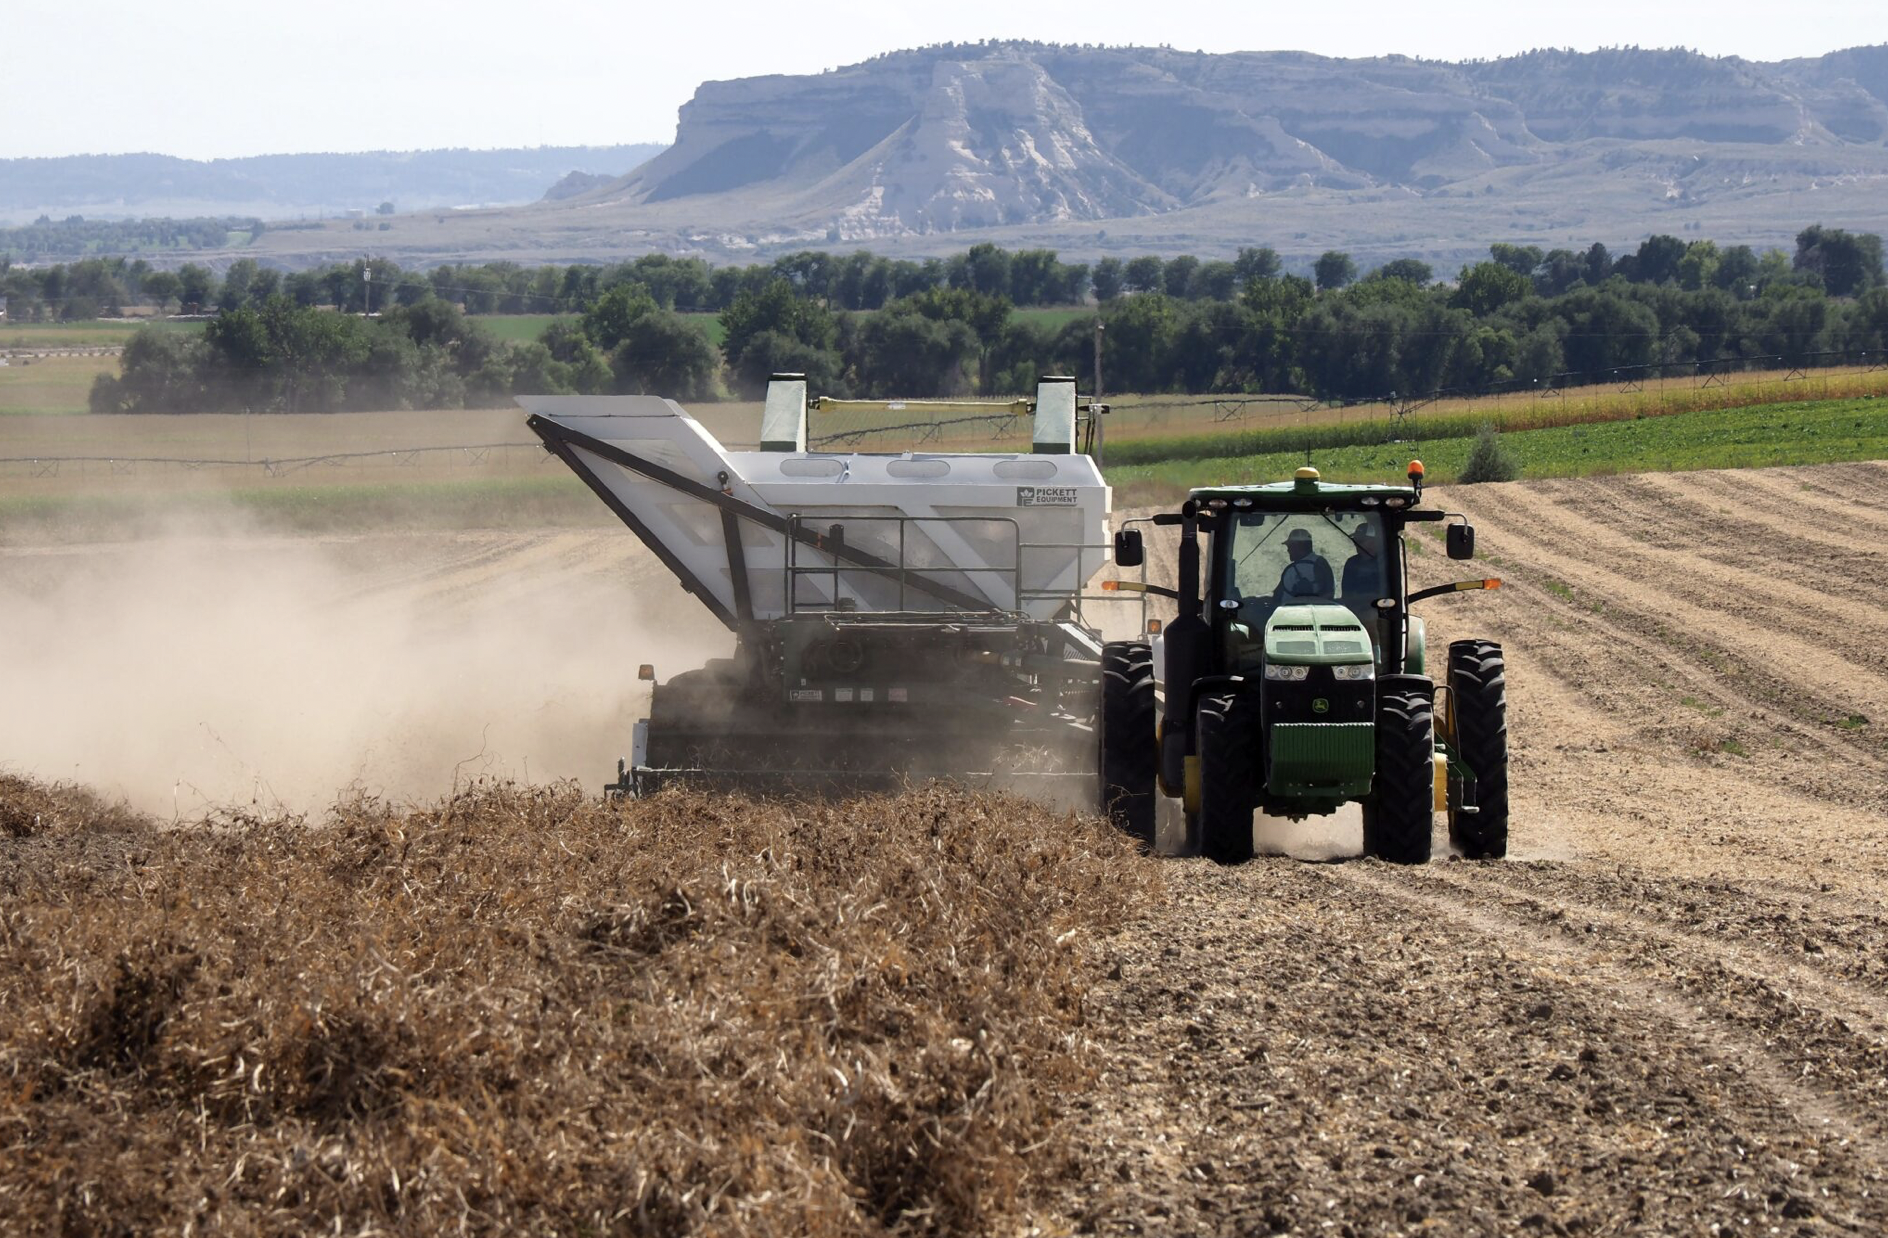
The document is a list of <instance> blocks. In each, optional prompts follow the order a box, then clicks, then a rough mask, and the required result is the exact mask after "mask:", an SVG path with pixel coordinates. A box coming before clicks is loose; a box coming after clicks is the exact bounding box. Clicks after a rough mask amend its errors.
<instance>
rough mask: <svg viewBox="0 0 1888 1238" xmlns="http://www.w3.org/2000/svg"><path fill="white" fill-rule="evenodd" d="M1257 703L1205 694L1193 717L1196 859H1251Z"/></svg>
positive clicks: (1235, 695)
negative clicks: (1196, 767)
mask: <svg viewBox="0 0 1888 1238" xmlns="http://www.w3.org/2000/svg"><path fill="white" fill-rule="evenodd" d="M1257 705H1258V702H1257V701H1255V700H1252V699H1251V698H1249V697H1243V696H1240V695H1239V694H1238V693H1234V692H1214V693H1208V694H1207V695H1205V696H1202V697H1201V698H1200V705H1199V712H1198V715H1197V717H1198V723H1197V725H1198V727H1199V734H1198V740H1199V753H1200V854H1201V855H1203V856H1205V857H1206V858H1207V859H1209V860H1212V861H1213V862H1214V863H1217V864H1243V863H1245V862H1246V861H1247V860H1249V859H1251V858H1252V810H1253V809H1254V808H1256V807H1257V806H1258V802H1257V798H1256V797H1255V796H1254V794H1253V787H1252V774H1253V771H1254V769H1255V768H1256V767H1257V765H1258V762H1259V745H1258V738H1259V736H1258V726H1257V718H1256V716H1255V715H1256V713H1257V709H1256V707H1257Z"/></svg>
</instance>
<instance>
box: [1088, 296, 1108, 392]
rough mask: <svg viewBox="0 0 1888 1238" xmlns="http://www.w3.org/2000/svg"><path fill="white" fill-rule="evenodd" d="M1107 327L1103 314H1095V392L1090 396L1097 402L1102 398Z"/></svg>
mask: <svg viewBox="0 0 1888 1238" xmlns="http://www.w3.org/2000/svg"><path fill="white" fill-rule="evenodd" d="M1107 329H1108V328H1107V326H1106V325H1105V324H1104V323H1103V322H1102V321H1101V315H1100V314H1099V313H1097V314H1096V315H1095V393H1094V394H1093V395H1091V396H1089V397H1088V398H1089V400H1091V401H1093V402H1097V403H1099V402H1100V400H1101V333H1102V332H1103V331H1106V330H1107Z"/></svg>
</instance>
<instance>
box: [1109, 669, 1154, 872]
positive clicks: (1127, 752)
mask: <svg viewBox="0 0 1888 1238" xmlns="http://www.w3.org/2000/svg"><path fill="white" fill-rule="evenodd" d="M1099 742H1100V752H1099V754H1098V755H1099V760H1098V765H1099V767H1100V774H1101V810H1102V811H1103V812H1104V813H1106V814H1108V817H1109V819H1110V820H1112V821H1113V822H1114V823H1115V824H1116V825H1117V826H1119V827H1121V828H1122V829H1123V830H1125V831H1127V833H1128V834H1130V835H1132V836H1133V837H1134V838H1135V839H1137V840H1138V841H1139V842H1140V844H1141V845H1142V846H1144V847H1148V848H1152V847H1153V845H1154V765H1155V760H1156V756H1157V753H1156V750H1155V747H1154V652H1153V650H1152V649H1151V648H1149V647H1148V645H1147V643H1146V642H1145V641H1109V642H1108V643H1107V644H1105V645H1103V646H1102V647H1101V735H1100V737H1099Z"/></svg>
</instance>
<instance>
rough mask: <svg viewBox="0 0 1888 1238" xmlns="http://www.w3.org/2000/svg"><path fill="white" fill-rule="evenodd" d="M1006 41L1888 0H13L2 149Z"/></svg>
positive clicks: (1311, 35) (1487, 30)
mask: <svg viewBox="0 0 1888 1238" xmlns="http://www.w3.org/2000/svg"><path fill="white" fill-rule="evenodd" d="M984 38H1028V39H1042V40H1046V41H1053V42H1065V43H1075V42H1100V43H1113V44H1121V43H1138V44H1156V43H1168V44H1172V45H1173V46H1175V47H1179V48H1184V49H1187V50H1192V49H1194V48H1202V49H1204V50H1207V51H1240V50H1277V49H1288V48H1289V49H1298V50H1305V51H1313V52H1320V53H1323V54H1326V55H1345V56H1359V55H1377V54H1383V53H1389V52H1401V53H1404V54H1406V55H1412V56H1425V57H1430V58H1432V59H1461V58H1465V57H1478V56H1483V57H1485V56H1500V55H1506V54H1510V53H1513V52H1518V51H1524V50H1526V49H1528V48H1531V47H1550V46H1551V47H1575V48H1580V49H1583V50H1590V49H1592V48H1594V47H1601V46H1614V45H1619V44H1638V45H1639V46H1642V47H1671V46H1683V47H1691V48H1695V49H1697V50H1698V51H1701V52H1705V53H1707V54H1710V55H1739V56H1745V57H1748V58H1751V59H1764V60H1772V59H1783V58H1787V57H1791V56H1809V55H1818V54H1820V53H1822V52H1826V51H1831V50H1834V49H1836V48H1840V47H1850V46H1854V45H1856V44H1859V43H1876V42H1881V41H1884V40H1888V18H1885V17H1884V10H1883V8H1882V5H1881V0H1802V2H1801V3H1796V4H1791V5H1787V6H1783V7H1778V6H1777V5H1775V4H1762V5H1759V4H1755V3H1749V2H1748V0H1729V2H1728V3H1727V2H1725V0H1713V2H1712V3H1702V2H1694V0H1676V2H1672V0H1668V2H1666V3H1656V2H1653V3H1648V2H1646V0H1581V2H1579V3H1556V4H1532V3H1527V2H1526V0H1471V2H1469V3H1456V4H1449V3H1444V4H1441V5H1437V4H1435V3H1433V0H1432V2H1430V3H1417V2H1415V0H1324V2H1322V3H1311V4H1305V3H1290V4H1278V3H1267V2H1265V0H1243V2H1236V0H1224V2H1221V3H1208V2H1206V0H1154V2H1151V3H1148V2H1143V3H1135V4H1123V3H1113V4H1110V3H1106V2H1105V0H1104V2H1102V3H1094V2H1088V3H1082V4H1068V3H1034V4H1029V3H1018V2H1017V0H928V2H924V3H913V2H912V0H876V2H874V3H860V2H856V0H840V2H828V3H816V4H794V3H792V2H791V0H788V2H785V3H782V2H779V0H775V2H771V3H765V4H757V3H748V2H746V0H719V2H712V3H665V4H661V5H637V4H625V3H603V2H593V0H536V2H535V3H518V2H516V0H510V2H506V3H499V2H498V0H452V2H451V3H446V2H437V0H320V2H319V3H313V4H284V5H271V4H258V3H255V0H169V2H168V3H151V2H150V0H93V2H92V3H76V2H71V0H67V2H63V3H62V2H61V0H9V2H8V3H7V4H6V7H5V17H4V19H3V20H0V157H7V156H19V155H66V154H77V153H84V152H120V151H158V152H162V153H165V154H173V155H185V156H189V157H191V158H198V159H203V158H213V157H219V156H232V155H253V154H263V153H268V152H277V151H317V150H319V151H333V150H411V149H417V148H424V147H435V146H472V147H499V146H535V145H567V144H585V143H615V142H666V141H669V140H670V139H672V138H673V137H674V134H675V112H676V109H677V108H678V107H680V106H681V105H682V104H683V103H684V102H686V101H687V99H688V98H689V96H690V95H691V94H692V93H693V92H694V89H695V86H696V84H697V83H699V82H701V81H703V80H705V79H713V78H731V77H748V76H752V75H755V74H761V73H813V72H818V71H819V70H820V69H823V68H829V67H832V66H836V65H842V64H850V63H852V62H854V61H858V60H862V59H864V58H866V57H868V56H871V55H874V54H876V53H878V52H882V51H889V50H893V49H896V48H901V47H911V46H916V45H919V44H924V43H936V42H943V41H949V40H958V41H974V40H977V39H984Z"/></svg>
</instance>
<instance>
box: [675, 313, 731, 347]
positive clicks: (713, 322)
mask: <svg viewBox="0 0 1888 1238" xmlns="http://www.w3.org/2000/svg"><path fill="white" fill-rule="evenodd" d="M682 317H684V318H686V319H688V321H689V322H690V323H692V324H694V326H695V327H696V328H698V329H699V330H701V331H702V332H703V333H704V334H705V335H707V337H708V342H709V343H710V344H713V345H714V346H715V347H716V348H719V347H721V345H722V343H723V341H725V340H726V339H727V338H728V333H727V331H726V330H724V329H723V328H722V326H721V315H719V314H683V315H682Z"/></svg>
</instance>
